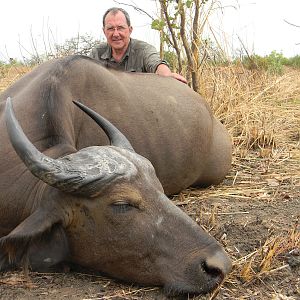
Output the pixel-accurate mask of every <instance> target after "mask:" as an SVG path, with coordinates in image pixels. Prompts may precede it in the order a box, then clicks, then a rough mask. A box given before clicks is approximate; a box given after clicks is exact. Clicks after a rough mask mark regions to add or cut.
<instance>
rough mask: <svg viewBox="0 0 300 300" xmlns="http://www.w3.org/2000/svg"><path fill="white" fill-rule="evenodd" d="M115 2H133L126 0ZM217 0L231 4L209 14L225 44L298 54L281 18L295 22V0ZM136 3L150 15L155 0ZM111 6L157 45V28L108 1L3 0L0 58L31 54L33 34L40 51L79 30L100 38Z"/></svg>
mask: <svg viewBox="0 0 300 300" xmlns="http://www.w3.org/2000/svg"><path fill="white" fill-rule="evenodd" d="M120 2H123V3H127V4H133V3H134V1H131V0H120ZM220 2H221V3H222V5H224V6H227V5H229V4H231V5H233V6H235V8H233V7H227V8H225V9H224V10H223V12H222V13H221V11H219V12H218V14H217V15H216V17H214V18H212V19H211V23H212V27H213V28H214V29H215V30H216V31H217V35H219V36H222V38H224V37H225V38H226V40H227V45H229V46H230V45H238V44H237V42H236V41H237V36H239V37H240V39H241V40H242V41H243V43H244V45H245V46H246V48H247V50H248V51H249V52H250V53H253V52H255V53H256V54H259V55H267V54H270V52H271V51H272V50H276V51H278V52H282V53H283V54H284V55H285V56H287V57H289V56H294V55H297V54H300V27H293V26H290V25H288V24H287V23H286V22H284V20H287V21H289V22H291V23H293V24H297V25H299V26H300V18H299V14H300V1H299V0H285V1H279V0H221V1H220ZM135 3H136V4H137V5H138V6H139V7H141V8H142V9H144V10H145V11H147V12H149V13H150V14H151V15H153V16H155V13H156V5H155V1H153V0H139V1H137V0H136V1H135ZM111 6H121V7H123V8H125V9H126V10H127V11H128V12H129V14H130V16H131V21H132V25H133V27H134V31H133V34H132V37H134V38H138V39H142V40H144V41H147V42H149V43H151V44H154V45H155V46H156V47H158V33H157V32H156V31H154V30H151V29H150V28H151V27H150V24H151V20H150V19H149V18H148V17H146V16H143V15H141V14H139V13H137V12H136V11H135V10H133V9H132V8H131V7H128V6H122V5H118V4H116V3H115V2H114V1H113V0H86V1H78V0H51V1H47V0H44V1H39V0H5V1H1V3H0V11H1V17H0V61H1V60H2V61H5V60H7V59H8V58H9V57H13V58H18V59H21V58H22V55H24V56H28V53H30V54H33V53H34V49H33V46H32V45H33V42H32V39H33V40H34V44H35V45H38V47H39V48H40V49H42V51H43V50H44V49H45V47H47V48H48V45H49V44H51V43H52V44H53V42H55V43H58V44H62V43H63V42H64V40H65V39H68V38H72V37H75V36H77V35H78V34H80V35H84V34H86V33H88V34H91V35H92V36H94V37H97V38H100V37H101V38H104V37H103V34H102V24H101V22H102V15H103V13H104V12H105V11H106V9H108V8H109V7H111ZM297 43H299V45H296V44H297ZM45 45H46V46H45ZM238 47H239V48H241V47H240V45H238ZM44 52H45V51H44Z"/></svg>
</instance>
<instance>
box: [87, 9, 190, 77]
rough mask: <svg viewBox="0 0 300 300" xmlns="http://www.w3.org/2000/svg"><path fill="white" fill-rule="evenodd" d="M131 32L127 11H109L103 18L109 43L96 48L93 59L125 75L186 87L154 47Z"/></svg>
mask: <svg viewBox="0 0 300 300" xmlns="http://www.w3.org/2000/svg"><path fill="white" fill-rule="evenodd" d="M132 30H133V28H132V26H131V23H130V17H129V15H128V13H127V12H126V11H125V10H124V9H122V8H118V7H112V8H110V9H108V10H107V11H106V12H105V14H104V15H103V32H104V34H105V36H106V39H107V43H101V44H100V45H99V46H98V47H96V48H94V49H93V50H92V52H91V54H90V56H91V57H92V58H95V59H98V60H101V61H104V62H109V63H110V64H113V65H115V66H116V67H117V68H118V69H121V70H124V71H131V72H145V73H156V74H158V75H161V76H169V77H173V78H175V79H177V80H179V81H182V82H184V83H187V81H186V79H185V78H184V77H183V76H181V75H180V74H177V73H172V72H171V70H170V69H169V67H168V64H167V62H165V61H164V60H161V59H160V57H159V54H158V53H157V51H156V49H155V47H153V46H152V45H149V44H147V43H145V42H143V41H139V40H136V39H132V38H130V35H131V33H132Z"/></svg>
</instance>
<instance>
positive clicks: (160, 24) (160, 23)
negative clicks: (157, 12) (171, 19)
mask: <svg viewBox="0 0 300 300" xmlns="http://www.w3.org/2000/svg"><path fill="white" fill-rule="evenodd" d="M165 25H166V23H165V21H164V20H161V19H156V20H153V21H152V24H151V28H152V29H154V30H158V31H161V30H163V28H164V27H165Z"/></svg>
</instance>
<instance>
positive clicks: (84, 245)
mask: <svg viewBox="0 0 300 300" xmlns="http://www.w3.org/2000/svg"><path fill="white" fill-rule="evenodd" d="M76 105H77V106H79V107H80V108H81V109H82V110H83V111H84V112H85V113H87V114H88V115H89V116H91V117H92V118H93V119H94V120H95V121H96V122H97V123H98V124H99V125H100V126H101V127H102V128H103V130H104V131H105V133H106V134H107V136H108V137H109V139H110V141H111V145H110V146H93V147H88V148H84V149H81V150H80V151H78V152H75V153H71V154H69V155H66V156H64V157H60V158H56V159H54V158H50V157H49V156H47V155H45V154H44V153H41V152H40V151H38V150H37V149H36V148H35V146H34V145H33V144H32V143H31V142H30V141H29V140H28V138H27V137H26V135H25V134H24V132H23V130H22V129H21V127H20V125H19V123H18V121H17V120H16V118H15V116H14V112H13V108H12V103H11V100H10V99H8V101H7V104H6V120H7V130H8V133H9V137H10V140H11V143H12V145H13V147H14V148H15V150H16V152H17V154H18V156H19V157H20V158H21V160H22V161H23V162H24V163H25V165H26V166H27V168H28V169H29V170H30V172H31V173H32V174H33V175H35V176H36V177H38V179H40V180H38V181H37V185H39V188H38V189H37V190H38V191H39V194H38V195H33V197H34V196H35V197H36V199H35V201H33V202H32V203H34V204H33V205H32V208H31V210H30V212H29V213H28V214H27V215H26V216H24V220H23V221H22V222H21V223H20V224H19V225H18V226H17V227H16V228H15V229H13V230H12V231H11V232H10V233H9V234H7V235H6V236H4V237H2V238H1V239H0V242H1V245H0V254H1V252H2V265H4V261H5V260H7V258H9V261H10V262H15V263H16V264H21V263H22V262H23V263H24V262H29V265H30V266H31V267H32V268H34V269H36V270H44V269H45V268H48V267H51V266H53V265H55V264H58V263H60V262H62V261H66V262H68V261H69V262H72V263H76V264H79V265H81V266H84V267H87V268H90V269H94V270H97V271H101V272H103V273H105V274H107V275H109V276H112V277H115V278H118V279H121V280H124V281H127V282H134V283H138V284H142V285H158V286H164V287H165V289H166V290H167V291H169V292H172V293H174V292H175V293H205V292H208V291H211V290H213V289H214V288H215V287H216V286H217V285H218V284H219V283H220V282H221V281H222V280H223V278H224V276H225V275H226V274H227V273H228V272H229V271H230V269H231V262H230V260H229V258H228V256H227V255H226V253H225V252H224V250H223V248H222V247H221V246H220V245H219V244H218V243H217V241H216V240H215V239H214V238H213V237H211V236H210V235H209V234H208V233H206V232H204V231H203V230H202V229H201V227H199V226H198V224H196V223H195V222H194V221H193V220H192V219H191V218H189V217H188V216H187V215H186V214H185V213H183V212H182V211H181V210H180V209H179V208H178V207H176V206H175V205H174V204H173V203H172V201H170V200H169V199H168V198H167V197H166V196H165V194H164V191H163V188H162V186H161V184H160V182H159V180H158V179H157V177H156V174H155V170H154V168H153V166H152V164H151V163H150V162H149V161H148V160H147V159H146V158H144V157H142V156H140V155H139V154H137V153H135V152H134V150H133V148H132V146H131V145H130V143H129V141H128V140H127V139H126V138H125V136H124V135H123V134H122V133H121V132H119V130H118V129H117V128H115V127H114V126H113V125H112V124H111V123H109V122H108V121H107V120H106V119H104V118H103V117H101V116H99V115H98V114H97V113H95V112H94V111H92V110H90V109H89V108H87V107H85V106H84V105H82V104H80V103H78V102H76ZM74 144H75V142H74ZM29 175H30V176H32V175H31V174H29Z"/></svg>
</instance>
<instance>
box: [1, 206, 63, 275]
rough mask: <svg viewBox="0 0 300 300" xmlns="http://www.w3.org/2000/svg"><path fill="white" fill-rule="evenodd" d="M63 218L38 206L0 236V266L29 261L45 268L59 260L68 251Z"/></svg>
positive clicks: (40, 267)
mask: <svg viewBox="0 0 300 300" xmlns="http://www.w3.org/2000/svg"><path fill="white" fill-rule="evenodd" d="M61 223H62V218H61V217H60V216H59V215H56V214H55V213H54V212H52V213H50V212H49V211H46V210H44V209H37V210H36V211H35V212H34V213H32V214H31V215H30V216H29V217H28V218H26V219H25V220H24V221H23V222H22V223H20V224H19V225H18V226H17V227H16V228H15V229H14V230H13V231H11V232H10V233H9V234H8V235H6V236H4V237H2V238H1V239H0V270H1V269H2V268H5V267H7V265H17V266H19V265H23V266H25V267H27V266H28V263H29V264H32V266H33V267H34V269H36V270H37V271H38V270H39V269H41V270H45V268H46V267H45V266H50V267H51V266H52V265H54V264H56V263H58V262H60V261H62V260H63V259H64V258H65V257H66V256H67V253H68V243H67V238H66V235H65V231H64V229H63V227H62V225H61Z"/></svg>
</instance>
